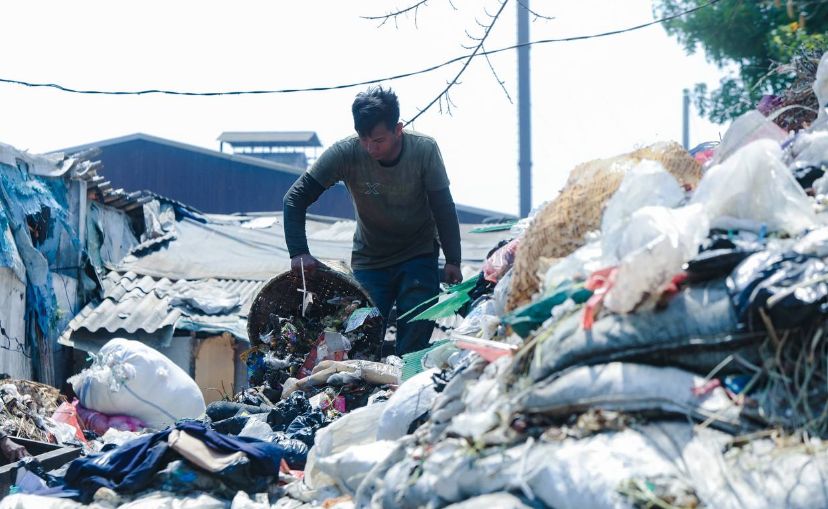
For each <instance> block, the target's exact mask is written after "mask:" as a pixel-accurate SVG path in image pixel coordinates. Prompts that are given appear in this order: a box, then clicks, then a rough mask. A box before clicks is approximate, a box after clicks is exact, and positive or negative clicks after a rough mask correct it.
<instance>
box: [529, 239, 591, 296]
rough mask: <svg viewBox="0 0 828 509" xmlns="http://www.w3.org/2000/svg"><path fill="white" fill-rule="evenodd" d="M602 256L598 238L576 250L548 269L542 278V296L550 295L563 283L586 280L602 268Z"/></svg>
mask: <svg viewBox="0 0 828 509" xmlns="http://www.w3.org/2000/svg"><path fill="white" fill-rule="evenodd" d="M602 254H603V249H602V246H601V239H600V238H599V239H596V240H593V241H591V242H589V243H587V244H586V245H585V246H582V247H580V248H578V249H576V250H575V252H573V253H572V254H571V255H569V256H567V257H566V258H564V259H563V260H561V261H559V262H558V263H556V264H555V265H553V266H551V267H549V270H547V271H546V273H545V274H544V276H543V286H542V288H543V293H544V295H551V294H552V293H553V292H554V291H555V290H556V289H557V288H558V286H560V284H561V283H563V282H564V281H575V280H586V279H587V278H588V277H589V275H590V274H592V273H593V272H595V271H596V270H598V269H601V268H602V266H603V262H602V261H601V258H602Z"/></svg>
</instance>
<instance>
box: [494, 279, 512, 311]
mask: <svg viewBox="0 0 828 509" xmlns="http://www.w3.org/2000/svg"><path fill="white" fill-rule="evenodd" d="M511 286H512V269H509V271H508V272H507V273H506V274H504V275H503V277H502V278H500V281H498V282H497V284H496V285H495V287H494V290H493V291H492V300H493V301H494V309H495V314H496V315H497V316H502V315H503V313H504V312H505V310H506V301H507V300H508V299H509V288H510V287H511Z"/></svg>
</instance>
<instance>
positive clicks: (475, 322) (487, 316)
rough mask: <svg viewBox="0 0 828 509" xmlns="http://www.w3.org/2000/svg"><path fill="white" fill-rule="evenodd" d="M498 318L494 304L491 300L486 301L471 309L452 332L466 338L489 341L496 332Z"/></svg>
mask: <svg viewBox="0 0 828 509" xmlns="http://www.w3.org/2000/svg"><path fill="white" fill-rule="evenodd" d="M499 324H500V318H499V317H498V316H497V312H496V311H495V304H494V301H492V299H486V300H485V301H483V302H481V303H479V304H478V305H477V306H475V308H474V309H472V310H471V311H470V312H469V314H468V315H466V317H465V318H464V319H463V322H462V323H461V324H460V325H458V326H457V327H455V329H454V332H456V333H457V334H464V335H467V336H474V337H478V338H483V339H491V338H492V336H494V335H495V333H496V332H497V326H498V325H499Z"/></svg>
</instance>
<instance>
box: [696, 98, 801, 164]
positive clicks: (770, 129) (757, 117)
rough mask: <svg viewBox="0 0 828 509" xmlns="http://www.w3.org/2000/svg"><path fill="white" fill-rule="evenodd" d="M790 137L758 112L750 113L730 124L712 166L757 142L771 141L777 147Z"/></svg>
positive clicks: (717, 149) (752, 111)
mask: <svg viewBox="0 0 828 509" xmlns="http://www.w3.org/2000/svg"><path fill="white" fill-rule="evenodd" d="M787 137H788V133H786V132H785V131H784V130H782V128H781V127H779V126H778V125H776V124H774V123H773V121H771V120H770V119H769V118H767V117H765V116H764V115H762V114H761V113H759V112H758V111H756V110H751V111H748V112H747V113H745V114H743V115H741V116H740V117H739V118H737V119H736V120H734V121H733V123H732V124H730V128H729V129H728V130H727V132H726V133H725V135H724V138H723V139H722V142H721V143H720V144H719V146H718V147H717V148H716V153H715V155H714V156H713V160H712V161H711V165H714V166H715V165H717V164H721V163H723V162H725V161H727V159H728V158H730V157H731V156H732V155H734V154H736V153H737V152H739V151H740V150H742V149H743V148H744V147H746V146H748V145H750V144H751V143H753V142H755V141H757V140H770V141H772V142H774V143H775V144H776V145H777V146H778V145H779V144H780V143H781V142H782V141H784V140H785V139H786V138H787Z"/></svg>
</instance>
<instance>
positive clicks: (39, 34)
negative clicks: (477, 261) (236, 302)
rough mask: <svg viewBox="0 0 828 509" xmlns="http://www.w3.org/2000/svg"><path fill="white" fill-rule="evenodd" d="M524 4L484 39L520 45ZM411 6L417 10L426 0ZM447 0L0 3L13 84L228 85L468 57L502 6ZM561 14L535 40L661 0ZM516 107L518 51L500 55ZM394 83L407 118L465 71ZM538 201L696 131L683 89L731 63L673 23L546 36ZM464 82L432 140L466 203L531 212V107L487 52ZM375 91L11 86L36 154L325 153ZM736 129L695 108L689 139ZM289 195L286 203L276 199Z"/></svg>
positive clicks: (589, 6) (535, 67) (298, 80)
mask: <svg viewBox="0 0 828 509" xmlns="http://www.w3.org/2000/svg"><path fill="white" fill-rule="evenodd" d="M514 2H515V0H510V5H508V6H507V7H506V9H505V10H504V12H503V14H502V16H501V17H500V19H499V20H498V21H497V24H496V25H495V27H494V29H493V30H492V33H491V35H490V37H489V39H488V42H487V43H486V46H485V47H486V48H487V49H489V50H492V49H496V48H499V47H504V46H509V45H511V44H515V40H516V28H515V27H516V23H515V17H516V16H515V10H516V9H515V6H514ZM410 3H414V2H413V0H411V2H410ZM454 4H455V5H456V6H457V7H458V9H459V10H454V9H453V8H452V7H451V5H450V4H449V2H448V0H431V1H429V2H428V3H427V4H426V5H425V6H424V7H422V8H420V9H419V11H418V15H417V20H416V21H417V23H416V26H415V23H414V17H413V16H408V17H401V18H400V19H399V20H398V23H397V24H396V26H395V24H394V23H388V24H386V25H385V26H382V27H378V26H377V23H376V22H373V21H367V20H365V19H361V18H360V16H371V15H377V14H383V13H385V12H387V11H388V10H390V9H391V8H392V7H394V6H398V7H404V6H406V5H409V3H408V2H403V1H380V0H328V1H320V0H295V1H290V0H278V1H263V0H262V1H247V0H234V1H233V2H227V1H223V2H219V1H211V0H198V1H196V0H176V1H160V0H145V1H141V2H113V1H111V0H106V1H103V0H102V1H81V2H66V1H53V2H44V1H36V0H11V1H4V2H2V4H0V17H2V19H4V21H5V22H4V23H3V30H2V31H0V44H2V48H3V51H2V58H0V78H5V79H15V80H23V81H29V82H50V83H60V84H61V85H64V86H68V87H73V88H81V89H98V90H137V89H149V88H164V89H175V90H187V91H226V90H252V89H282V88H302V87H316V86H330V85H338V84H343V83H351V82H357V81H363V80H369V79H373V78H381V77H386V76H391V75H395V74H400V73H405V72H409V71H414V70H419V69H422V68H426V67H429V66H431V65H434V64H437V63H441V62H443V61H446V60H448V59H450V58H452V57H455V56H460V55H463V54H465V53H467V50H465V49H463V47H462V45H464V44H466V45H468V44H470V43H471V41H470V40H469V39H468V38H467V37H466V35H465V31H466V30H469V31H470V32H471V33H472V34H473V35H481V32H482V29H480V28H479V27H478V26H477V25H476V24H475V21H474V20H475V18H477V19H478V20H480V21H485V20H486V19H487V18H486V17H485V14H484V12H483V10H484V8H487V9H488V11H489V12H495V10H496V9H497V7H498V6H499V1H498V0H485V1H484V0H481V1H472V0H455V1H454ZM530 6H531V8H532V9H533V10H535V11H537V12H538V13H540V14H544V15H547V16H554V17H555V18H556V19H554V20H552V21H546V20H536V21H534V22H532V23H531V27H530V29H531V39H533V40H537V39H547V38H560V37H568V36H574V35H582V34H592V33H598V32H603V31H608V30H615V29H618V28H624V27H628V26H633V25H638V24H641V23H644V22H647V21H650V20H652V19H653V16H652V6H651V1H649V0H579V1H571V0H570V1H551V0H546V1H540V0H532V2H531V5H530ZM491 63H492V65H493V66H494V68H495V70H496V71H497V73H498V75H499V76H500V78H501V79H502V80H504V81H505V87H506V90H507V91H508V92H509V94H510V95H511V97H512V99H513V100H515V101H516V95H517V93H516V90H517V83H516V56H515V52H514V51H509V52H504V53H500V54H497V55H493V56H491ZM460 65H461V64H459V63H458V64H454V65H452V66H448V67H445V68H442V69H440V70H438V71H435V72H432V73H428V74H423V75H419V76H415V77H410V78H405V79H401V80H398V81H394V82H391V83H390V85H391V86H392V87H393V88H394V89H395V90H396V91H397V93H398V95H399V96H400V102H401V109H402V116H403V117H404V118H411V117H413V116H414V115H415V114H416V113H417V111H418V108H422V107H424V106H425V105H426V104H427V103H428V102H429V101H431V99H433V98H434V97H435V96H436V95H437V94H439V92H440V91H441V90H442V89H443V87H444V86H445V84H446V82H447V80H450V79H451V78H452V77H453V76H454V75H455V74H456V73H457V72H458V70H459V69H460ZM531 65H532V69H531V72H532V92H531V93H532V115H533V116H532V122H533V128H534V130H533V184H534V185H533V203H534V204H536V205H537V204H539V203H541V202H543V201H546V200H549V199H551V198H553V197H554V196H555V194H556V193H557V192H558V190H559V189H560V188H561V187H562V185H563V183H564V182H565V180H566V177H567V174H568V172H569V170H570V169H571V168H572V167H573V166H575V165H576V164H578V163H580V162H584V161H587V160H590V159H595V158H599V157H606V156H611V155H615V154H618V153H623V152H628V151H630V150H633V149H635V148H637V147H639V146H643V145H647V144H650V143H653V142H656V141H661V140H677V141H680V140H681V97H682V89H683V88H692V86H693V85H694V84H695V83H697V82H706V83H708V84H710V85H712V86H715V85H716V84H717V83H718V81H719V79H720V77H721V75H722V71H720V70H718V69H717V68H716V67H715V66H713V65H712V64H709V63H707V62H706V61H705V58H704V55H703V54H701V53H699V54H696V55H693V56H688V55H686V54H685V53H684V51H683V49H682V48H681V47H680V46H679V45H678V44H677V43H676V42H675V40H674V39H673V38H670V37H668V36H667V35H666V33H665V31H664V29H663V28H662V27H661V26H658V25H657V26H653V27H649V28H645V29H642V30H639V31H636V32H630V33H626V34H622V35H617V36H612V37H606V38H599V39H592V40H588V41H580V42H568V43H554V44H544V45H537V46H534V47H532V50H531ZM461 81H462V83H461V84H460V85H459V86H457V87H456V88H454V89H452V92H451V98H452V100H453V102H454V103H455V107H454V108H453V112H452V113H453V114H452V115H451V116H448V115H445V114H440V112H439V110H438V109H437V108H436V107H435V108H432V109H431V110H429V111H428V112H427V113H425V114H424V115H423V116H421V117H420V118H419V119H418V120H417V121H416V122H415V124H414V127H415V128H416V130H418V131H421V132H423V133H426V134H430V135H432V136H434V137H435V138H436V139H437V141H438V142H439V144H440V147H441V149H442V152H443V157H444V159H445V161H446V166H447V168H448V172H449V177H450V178H451V181H452V191H453V193H454V196H455V201H457V202H458V203H462V204H466V205H472V206H477V207H484V208H489V209H494V210H498V211H502V212H508V213H516V212H517V209H518V184H517V114H516V111H517V104H516V103H515V104H510V102H509V100H508V99H507V97H506V94H505V93H504V92H503V90H502V89H501V87H500V85H499V84H498V83H497V81H496V80H495V78H494V77H493V75H492V72H491V70H490V69H489V65H488V64H487V63H486V61H485V59H482V58H479V59H476V60H475V61H474V62H473V63H472V64H471V65H470V67H469V69H468V70H467V72H466V73H465V74H464V75H463V77H462V78H461ZM360 89H361V88H352V89H345V90H339V91H330V92H307V93H297V94H279V95H253V96H241V97H180V96H158V95H151V96H95V95H78V94H69V93H65V92H60V91H57V90H51V89H34V88H26V87H21V86H15V85H8V84H0V105H2V121H0V142H3V143H7V144H10V145H13V146H15V147H17V148H20V149H27V150H30V151H32V152H48V151H52V150H56V149H61V148H64V147H70V146H74V145H80V144H85V143H90V142H94V141H98V140H103V139H107V138H113V137H117V136H122V135H127V134H131V133H135V132H143V133H147V134H151V135H155V136H160V137H164V138H169V139H172V140H176V141H180V142H184V143H190V144H193V145H199V146H203V147H208V148H213V149H217V148H218V142H217V141H216V138H217V137H218V135H219V134H220V133H221V132H222V131H256V130H262V131H278V130H313V131H316V132H317V133H318V134H319V136H320V138H321V140H322V142H323V144H325V145H326V146H327V145H329V144H330V143H333V142H334V141H336V140H337V139H339V138H342V137H344V136H346V135H348V134H350V133H351V131H352V125H353V122H352V119H351V117H350V104H351V101H352V100H353V96H354V95H355V94H356V92H358V91H359V90H360ZM724 130H725V127H724V126H717V125H712V124H710V123H708V122H706V121H704V120H703V119H701V118H699V117H698V115H697V114H696V113H695V112H694V113H693V116H692V118H691V133H690V142H691V145H695V144H697V143H700V142H702V141H708V140H713V139H718V138H719V134H720V133H722V134H723V133H724ZM280 201H281V197H274V209H276V208H278V202H280Z"/></svg>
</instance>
